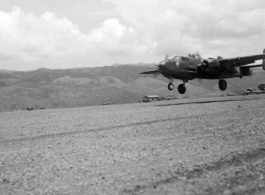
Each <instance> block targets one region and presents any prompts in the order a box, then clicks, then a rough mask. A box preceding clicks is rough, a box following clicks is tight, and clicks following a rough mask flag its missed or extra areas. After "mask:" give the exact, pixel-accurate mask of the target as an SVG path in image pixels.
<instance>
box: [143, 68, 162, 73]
mask: <svg viewBox="0 0 265 195" xmlns="http://www.w3.org/2000/svg"><path fill="white" fill-rule="evenodd" d="M157 73H160V72H159V70H158V69H156V70H149V71H145V72H140V73H139V74H157Z"/></svg>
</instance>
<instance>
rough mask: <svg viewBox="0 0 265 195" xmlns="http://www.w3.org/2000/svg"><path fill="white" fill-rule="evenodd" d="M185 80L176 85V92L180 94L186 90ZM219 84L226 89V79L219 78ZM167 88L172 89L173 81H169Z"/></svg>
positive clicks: (221, 88) (220, 87) (222, 88)
mask: <svg viewBox="0 0 265 195" xmlns="http://www.w3.org/2000/svg"><path fill="white" fill-rule="evenodd" d="M185 83H186V82H183V83H182V84H179V85H178V92H179V93H180V94H184V93H185V92H186V86H185ZM218 85H219V89H220V90H222V91H225V90H226V89H227V82H226V80H223V79H220V80H219V82H218ZM167 88H168V90H170V91H172V90H173V89H174V85H173V81H170V82H169V84H168V86H167Z"/></svg>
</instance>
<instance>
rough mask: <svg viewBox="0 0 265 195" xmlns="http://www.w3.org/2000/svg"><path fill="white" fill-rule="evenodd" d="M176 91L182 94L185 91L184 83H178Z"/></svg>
mask: <svg viewBox="0 0 265 195" xmlns="http://www.w3.org/2000/svg"><path fill="white" fill-rule="evenodd" d="M178 91H179V93H180V94H184V93H185V92H186V86H185V83H183V84H180V85H179V86H178Z"/></svg>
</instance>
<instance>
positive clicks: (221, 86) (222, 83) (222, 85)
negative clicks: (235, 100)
mask: <svg viewBox="0 0 265 195" xmlns="http://www.w3.org/2000/svg"><path fill="white" fill-rule="evenodd" d="M219 89H220V90H222V91H225V90H226V89H227V82H226V81H225V80H219Z"/></svg>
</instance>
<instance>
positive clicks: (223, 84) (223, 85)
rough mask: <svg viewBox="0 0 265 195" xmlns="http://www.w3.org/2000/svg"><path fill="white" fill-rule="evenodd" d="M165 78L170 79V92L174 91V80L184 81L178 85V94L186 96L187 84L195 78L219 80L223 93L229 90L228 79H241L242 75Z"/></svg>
mask: <svg viewBox="0 0 265 195" xmlns="http://www.w3.org/2000/svg"><path fill="white" fill-rule="evenodd" d="M163 76H165V77H167V78H168V79H169V84H168V86H167V87H168V90H170V91H172V90H173V89H174V84H173V79H178V80H182V81H183V83H181V84H179V85H178V92H179V93H180V94H184V93H186V86H185V83H187V82H188V80H193V79H195V78H197V79H207V80H219V81H218V86H219V89H220V90H222V91H225V90H226V89H227V82H226V80H224V79H226V78H236V77H241V75H240V74H235V75H222V76H218V75H207V76H205V75H204V77H194V78H189V79H185V78H180V77H178V78H176V77H172V76H169V75H163Z"/></svg>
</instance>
